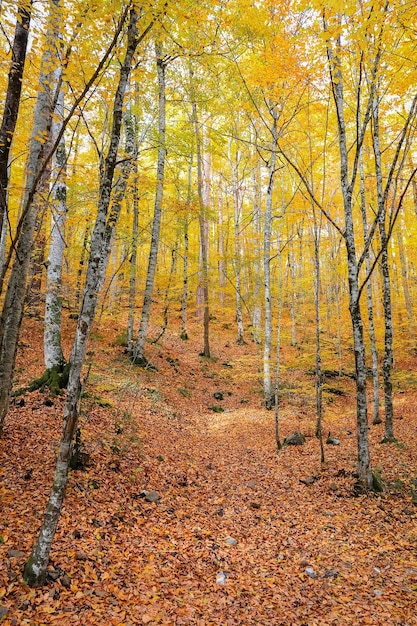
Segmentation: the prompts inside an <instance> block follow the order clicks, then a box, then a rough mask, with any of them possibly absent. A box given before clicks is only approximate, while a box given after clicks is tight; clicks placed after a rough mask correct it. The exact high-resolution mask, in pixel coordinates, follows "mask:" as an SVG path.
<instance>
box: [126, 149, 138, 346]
mask: <svg viewBox="0 0 417 626" xmlns="http://www.w3.org/2000/svg"><path fill="white" fill-rule="evenodd" d="M138 237H139V194H138V164H137V160H135V163H134V164H133V222H132V254H131V255H130V259H129V274H130V275H129V313H128V321H127V349H128V351H129V353H130V352H131V351H132V350H133V345H134V324H135V306H136V276H137V259H138Z"/></svg>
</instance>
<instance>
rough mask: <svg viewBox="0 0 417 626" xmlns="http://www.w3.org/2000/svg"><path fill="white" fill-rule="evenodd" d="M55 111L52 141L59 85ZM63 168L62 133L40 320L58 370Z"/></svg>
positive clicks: (49, 359)
mask: <svg viewBox="0 0 417 626" xmlns="http://www.w3.org/2000/svg"><path fill="white" fill-rule="evenodd" d="M59 71H60V70H59ZM56 82H58V81H56ZM55 114H56V119H55V121H54V122H53V124H52V129H51V134H52V141H54V138H55V137H56V136H57V135H58V133H59V131H60V129H61V125H62V119H63V117H64V91H63V89H62V88H61V89H60V92H59V95H58V100H57V104H56V107H55ZM66 171H67V154H66V149H65V138H64V136H62V139H61V141H60V143H59V146H58V148H57V150H56V152H55V155H54V158H53V182H52V185H53V186H52V215H51V230H50V243H49V253H48V259H47V270H46V294H45V322H44V359H45V366H46V369H52V368H57V369H59V368H61V367H62V366H63V365H64V355H63V352H62V347H61V315H62V297H61V286H62V260H63V257H64V250H65V223H66V219H67V185H66Z"/></svg>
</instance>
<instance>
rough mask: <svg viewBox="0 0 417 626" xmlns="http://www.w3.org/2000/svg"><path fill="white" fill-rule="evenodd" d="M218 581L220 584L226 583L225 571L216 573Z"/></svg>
mask: <svg viewBox="0 0 417 626" xmlns="http://www.w3.org/2000/svg"><path fill="white" fill-rule="evenodd" d="M216 583H217V584H218V585H225V584H226V574H225V573H224V572H217V574H216Z"/></svg>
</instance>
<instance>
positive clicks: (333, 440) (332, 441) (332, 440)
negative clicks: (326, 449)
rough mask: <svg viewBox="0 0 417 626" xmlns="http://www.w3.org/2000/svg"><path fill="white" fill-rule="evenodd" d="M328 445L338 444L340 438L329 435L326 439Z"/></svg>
mask: <svg viewBox="0 0 417 626" xmlns="http://www.w3.org/2000/svg"><path fill="white" fill-rule="evenodd" d="M326 443H327V445H328V446H340V440H339V439H338V438H337V437H331V436H330V435H329V436H328V437H327V439H326Z"/></svg>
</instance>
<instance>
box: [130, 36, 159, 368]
mask: <svg viewBox="0 0 417 626" xmlns="http://www.w3.org/2000/svg"><path fill="white" fill-rule="evenodd" d="M156 66H157V73H158V89H159V106H158V161H157V166H156V192H155V206H154V216H153V224H152V236H151V248H150V252H149V260H148V270H147V274H146V285H145V293H144V297H143V307H142V315H141V321H140V326H139V333H138V339H137V342H136V345H135V347H134V350H133V354H132V361H133V362H134V363H135V364H136V365H141V366H146V365H147V364H148V361H147V360H146V358H145V354H144V352H145V342H146V337H147V332H148V325H149V319H150V314H151V307H152V295H153V289H154V283H155V274H156V266H157V263H158V247H159V233H160V230H161V219H162V198H163V192H164V177H165V157H166V146H165V117H166V98H165V68H166V61H165V60H164V58H163V57H162V51H161V49H160V47H159V46H156Z"/></svg>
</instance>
